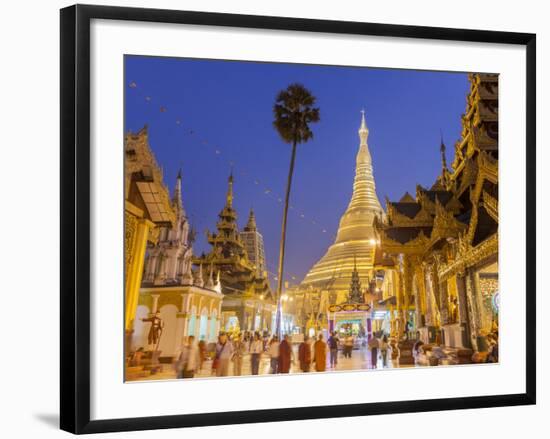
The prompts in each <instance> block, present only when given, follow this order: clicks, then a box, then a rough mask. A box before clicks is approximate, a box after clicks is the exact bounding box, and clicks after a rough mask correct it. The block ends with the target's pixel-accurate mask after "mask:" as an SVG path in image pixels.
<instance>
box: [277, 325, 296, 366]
mask: <svg viewBox="0 0 550 439" xmlns="http://www.w3.org/2000/svg"><path fill="white" fill-rule="evenodd" d="M293 356H294V355H293V352H292V344H291V342H290V338H289V336H288V334H285V336H284V338H283V341H282V342H281V344H280V345H279V366H278V371H277V372H278V373H289V372H290V364H291V363H292V360H293Z"/></svg>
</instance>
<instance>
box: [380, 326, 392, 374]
mask: <svg viewBox="0 0 550 439" xmlns="http://www.w3.org/2000/svg"><path fill="white" fill-rule="evenodd" d="M379 348H380V354H382V367H388V351H389V350H390V349H391V348H390V345H389V343H388V336H387V335H386V334H384V336H383V337H382V340H380V342H379Z"/></svg>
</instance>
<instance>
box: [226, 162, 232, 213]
mask: <svg viewBox="0 0 550 439" xmlns="http://www.w3.org/2000/svg"><path fill="white" fill-rule="evenodd" d="M226 205H227V207H233V167H231V173H230V174H229V179H228V188H227V198H226Z"/></svg>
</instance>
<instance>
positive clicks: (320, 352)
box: [313, 334, 327, 372]
mask: <svg viewBox="0 0 550 439" xmlns="http://www.w3.org/2000/svg"><path fill="white" fill-rule="evenodd" d="M313 351H314V358H315V370H316V371H317V372H324V371H325V370H327V344H326V343H325V341H324V340H323V334H319V339H318V340H317V341H316V342H315V345H314V347H313Z"/></svg>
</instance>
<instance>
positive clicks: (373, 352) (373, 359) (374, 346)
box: [368, 334, 379, 369]
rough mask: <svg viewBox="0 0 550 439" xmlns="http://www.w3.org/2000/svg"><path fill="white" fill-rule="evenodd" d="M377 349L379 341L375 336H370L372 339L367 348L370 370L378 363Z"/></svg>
mask: <svg viewBox="0 0 550 439" xmlns="http://www.w3.org/2000/svg"><path fill="white" fill-rule="evenodd" d="M378 347H379V341H378V338H377V337H376V334H372V338H371V339H370V340H369V344H368V348H369V351H370V355H371V357H370V358H371V361H370V362H371V369H376V363H377V362H378Z"/></svg>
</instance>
